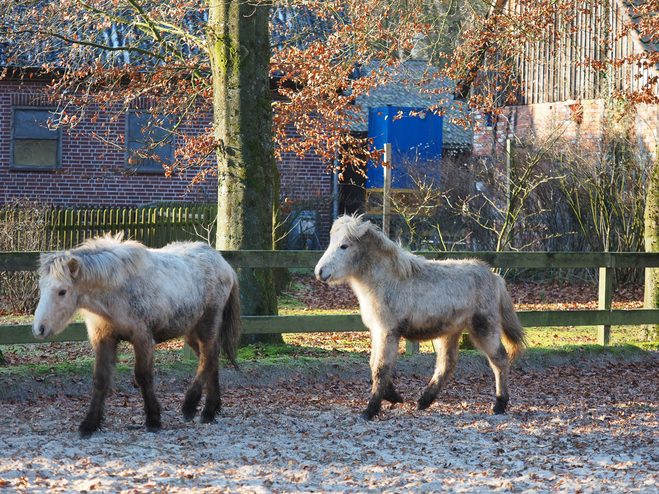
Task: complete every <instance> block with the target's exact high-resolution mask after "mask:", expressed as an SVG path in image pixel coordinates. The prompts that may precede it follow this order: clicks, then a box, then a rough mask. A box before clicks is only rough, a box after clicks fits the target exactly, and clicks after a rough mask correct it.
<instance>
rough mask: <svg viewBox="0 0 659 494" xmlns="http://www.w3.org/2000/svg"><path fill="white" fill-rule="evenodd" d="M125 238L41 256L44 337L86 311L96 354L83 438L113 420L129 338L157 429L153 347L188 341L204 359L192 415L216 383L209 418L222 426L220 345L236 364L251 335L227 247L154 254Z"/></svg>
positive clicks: (183, 246)
mask: <svg viewBox="0 0 659 494" xmlns="http://www.w3.org/2000/svg"><path fill="white" fill-rule="evenodd" d="M121 239H122V235H118V236H117V237H115V238H112V237H109V236H107V237H104V238H98V239H94V240H88V241H86V242H85V243H84V244H83V245H82V246H80V247H78V248H76V249H72V250H69V251H63V252H53V253H44V254H42V255H41V267H40V269H39V275H40V279H39V288H40V290H41V298H40V300H39V305H38V306H37V309H36V311H35V314H34V323H33V326H32V332H33V333H34V336H35V337H36V338H39V339H44V338H48V337H50V336H54V335H56V334H58V333H61V332H62V331H63V330H64V328H65V327H66V326H67V324H68V323H69V321H70V320H71V318H72V317H73V315H74V314H75V313H76V312H78V311H79V312H81V313H82V314H83V315H84V317H85V322H86V324H87V331H88V333H89V340H90V341H91V343H92V345H93V347H94V352H95V354H96V361H95V364H94V390H93V394H92V400H91V404H90V406H89V411H88V413H87V415H86V417H85V419H84V420H83V422H82V423H81V424H80V427H79V432H80V436H81V437H89V436H91V435H92V434H93V432H94V431H96V430H97V428H98V426H99V424H100V422H101V420H102V418H103V405H104V402H105V398H106V396H107V393H108V390H109V387H110V382H111V379H112V371H113V369H114V365H115V361H116V358H117V344H118V343H119V341H121V340H125V341H129V342H130V343H132V345H133V348H134V350H135V380H136V381H137V383H138V384H139V386H140V389H141V391H142V397H143V399H144V410H145V412H146V429H147V430H148V431H150V432H157V431H158V430H159V429H160V428H161V422H160V405H159V404H158V400H157V398H156V395H155V393H154V390H153V350H154V347H155V345H156V343H160V342H162V341H165V340H169V339H172V338H176V337H179V336H183V338H184V339H185V341H186V342H187V344H188V345H189V346H190V347H191V348H192V350H194V352H195V353H196V354H197V357H198V358H199V368H198V370H197V375H196V376H195V378H194V380H193V382H192V384H191V386H190V388H189V389H188V392H187V393H186V396H185V401H184V403H183V417H184V419H185V420H192V419H193V418H194V416H195V414H196V412H197V404H198V403H199V401H200V399H201V393H202V390H203V386H204V385H206V387H207V396H206V405H205V407H204V409H203V411H202V412H201V421H202V422H212V421H213V420H214V417H215V414H216V413H217V411H218V410H219V409H220V404H221V402H220V381H219V372H218V358H219V352H220V346H221V347H222V348H223V350H224V352H225V353H226V355H227V357H228V358H229V359H231V361H232V362H233V363H234V365H236V360H235V359H236V351H237V345H238V338H239V337H240V330H241V318H240V295H239V290H238V277H237V275H236V273H235V271H234V270H233V269H232V268H231V266H229V264H228V263H227V262H226V261H225V260H224V258H223V257H222V255H221V254H220V253H219V252H218V251H216V250H215V249H213V248H212V247H210V246H209V245H207V244H204V243H201V242H176V243H172V244H170V245H168V246H166V247H164V248H162V249H148V248H146V247H145V246H144V245H142V244H140V243H138V242H133V241H126V242H122V241H121Z"/></svg>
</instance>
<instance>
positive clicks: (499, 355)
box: [487, 342, 510, 415]
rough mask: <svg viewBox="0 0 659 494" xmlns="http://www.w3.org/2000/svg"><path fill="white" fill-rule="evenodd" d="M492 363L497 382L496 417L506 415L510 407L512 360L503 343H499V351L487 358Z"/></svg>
mask: <svg viewBox="0 0 659 494" xmlns="http://www.w3.org/2000/svg"><path fill="white" fill-rule="evenodd" d="M487 359H488V361H489V362H490V367H492V371H494V379H495V382H496V393H497V394H496V401H495V403H494V407H493V409H492V411H493V412H494V414H495V415H501V414H502V413H505V411H506V407H507V406H508V401H509V396H508V374H509V372H510V358H509V357H508V352H507V351H506V347H504V346H503V343H501V342H499V348H498V349H497V351H496V352H495V353H494V354H492V355H488V356H487Z"/></svg>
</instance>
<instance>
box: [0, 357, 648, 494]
mask: <svg viewBox="0 0 659 494" xmlns="http://www.w3.org/2000/svg"><path fill="white" fill-rule="evenodd" d="M406 362H407V364H401V365H400V366H399V375H398V377H397V381H396V382H397V386H398V388H399V389H400V391H401V393H402V394H403V395H404V396H405V397H406V399H407V400H408V401H407V403H405V404H403V405H397V406H390V405H388V404H387V405H385V406H384V410H383V412H382V413H381V415H380V416H379V418H378V419H376V420H374V421H372V422H369V423H365V422H363V421H361V420H359V419H358V418H357V417H358V415H359V412H360V411H361V410H362V409H363V407H365V404H366V401H367V398H368V391H369V388H370V386H369V383H368V379H367V372H366V369H364V368H363V367H365V366H366V365H367V364H366V360H364V362H358V363H356V364H354V367H355V368H356V369H359V370H358V371H355V372H351V371H350V369H351V368H352V367H351V366H349V365H347V366H338V368H337V365H336V363H334V364H328V367H327V369H318V368H316V369H314V372H313V373H311V374H313V375H311V374H310V373H308V372H305V370H304V364H302V365H301V367H300V368H298V369H289V371H288V372H286V373H280V374H279V375H278V376H276V378H272V377H271V376H270V375H269V374H268V373H267V370H264V369H258V368H254V369H251V370H250V369H248V370H247V372H246V371H245V370H244V371H243V373H242V374H241V375H240V376H238V375H237V374H234V373H235V371H229V370H224V371H223V380H224V381H225V389H224V395H223V404H224V409H223V414H222V416H221V417H219V418H218V420H217V422H216V423H214V424H209V425H202V424H199V423H198V422H197V421H194V422H192V423H185V422H183V421H182V419H181V417H180V413H179V410H178V409H179V406H180V403H181V401H182V397H183V392H184V389H185V385H186V383H187V381H188V380H189V379H186V378H180V377H170V376H164V375H160V376H159V377H158V379H159V385H158V395H159V397H160V400H161V405H162V407H163V424H164V428H163V430H162V431H161V432H160V433H158V434H149V433H146V432H144V430H143V426H142V423H143V415H142V410H141V406H142V404H141V399H140V397H139V393H138V392H137V391H136V390H135V389H134V387H133V386H132V385H131V380H130V378H129V377H126V378H123V380H122V379H118V382H117V385H116V386H115V390H114V392H113V393H112V395H111V397H110V398H109V400H108V403H107V413H106V421H105V423H104V426H103V429H102V430H101V431H100V432H98V433H97V434H95V435H94V436H93V437H92V438H91V439H89V440H81V439H78V437H77V434H76V430H77V425H78V423H79V421H80V420H81V419H82V416H83V413H84V410H85V408H86V406H87V400H88V399H87V396H86V393H87V392H88V388H87V387H86V386H84V385H81V388H80V391H79V392H75V393H73V394H72V393H71V392H70V390H68V389H67V387H68V386H63V385H62V383H61V382H59V381H55V382H52V383H48V384H47V385H45V386H44V385H43V383H31V382H24V383H22V384H21V386H16V384H17V383H13V384H12V386H13V387H5V390H4V391H5V392H4V395H2V396H3V397H2V398H1V399H0V430H1V431H2V432H1V433H0V493H1V492H26V493H58V492H72V493H74V492H88V493H89V492H112V493H119V492H122V493H147V492H148V493H160V492H169V493H192V492H195V493H197V492H201V493H207V492H208V493H210V492H241V493H250V492H255V493H270V492H273V493H283V492H291V493H292V492H295V493H297V492H303V493H304V492H309V493H311V492H332V493H342V492H345V493H349V492H350V493H352V492H373V493H380V492H390V493H403V492H438V493H439V492H442V493H443V492H473V493H490V492H534V493H587V492H592V493H602V492H616V493H632V492H642V493H652V492H659V397H658V395H657V383H659V372H658V371H659V358H658V357H657V355H655V354H647V355H645V356H641V357H634V358H632V359H619V360H616V359H615V358H612V359H608V360H607V361H595V362H593V361H580V362H578V363H570V362H564V363H563V364H562V365H559V366H555V365H549V366H546V365H545V366H541V367H539V366H537V365H520V366H517V367H516V368H515V369H514V370H513V371H512V375H511V395H512V399H511V406H510V408H509V412H508V413H507V414H506V415H504V416H493V415H491V414H490V409H491V405H492V402H493V383H492V375H491V373H489V371H488V370H487V368H486V366H484V365H483V363H482V361H480V360H479V361H473V362H463V361H462V360H461V363H459V364H458V366H459V367H458V372H457V374H456V377H455V379H454V380H453V381H452V382H451V383H450V385H449V386H447V388H446V390H445V391H443V392H442V394H441V401H440V402H438V403H435V404H433V406H432V407H431V408H430V409H429V410H426V411H423V412H418V411H416V410H415V409H414V401H415V399H416V397H418V395H419V392H420V389H421V387H422V386H423V385H424V384H425V382H426V381H427V379H428V377H429V375H430V372H431V367H426V366H427V364H428V363H429V362H428V357H427V356H419V357H417V360H416V361H415V360H407V361H406ZM419 369H425V370H419ZM1 384H2V383H0V387H1ZM65 384H66V383H65Z"/></svg>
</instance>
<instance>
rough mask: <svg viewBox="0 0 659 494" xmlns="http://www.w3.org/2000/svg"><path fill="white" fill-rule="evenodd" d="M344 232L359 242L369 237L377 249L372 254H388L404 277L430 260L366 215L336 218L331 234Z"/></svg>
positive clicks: (418, 269)
mask: <svg viewBox="0 0 659 494" xmlns="http://www.w3.org/2000/svg"><path fill="white" fill-rule="evenodd" d="M338 232H342V234H343V235H344V236H345V237H346V238H347V239H349V240H353V241H356V242H359V243H362V242H366V241H367V239H368V240H369V241H370V242H371V243H372V244H373V246H374V247H375V248H376V249H377V252H372V253H371V255H379V256H386V257H388V258H390V259H391V260H392V262H393V266H394V268H395V269H396V271H397V274H398V275H399V276H400V277H402V278H407V277H409V276H412V275H414V274H416V273H418V272H419V271H421V269H422V268H423V266H424V264H426V263H427V262H428V261H426V259H424V258H422V257H418V256H415V255H414V254H412V253H411V252H408V251H406V250H405V249H403V248H402V247H401V246H400V245H398V244H397V243H396V242H394V241H392V240H390V239H389V238H388V237H387V236H386V235H385V234H384V233H382V230H380V228H378V226H377V225H374V224H373V223H371V222H370V221H364V215H344V216H340V217H339V218H337V219H336V221H335V222H334V224H333V225H332V230H331V231H330V235H334V234H335V233H338Z"/></svg>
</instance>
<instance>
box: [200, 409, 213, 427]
mask: <svg viewBox="0 0 659 494" xmlns="http://www.w3.org/2000/svg"><path fill="white" fill-rule="evenodd" d="M213 422H215V414H214V413H208V412H206V411H203V412H201V423H202V424H212V423H213Z"/></svg>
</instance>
